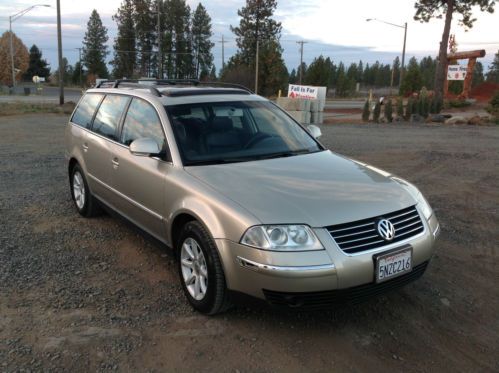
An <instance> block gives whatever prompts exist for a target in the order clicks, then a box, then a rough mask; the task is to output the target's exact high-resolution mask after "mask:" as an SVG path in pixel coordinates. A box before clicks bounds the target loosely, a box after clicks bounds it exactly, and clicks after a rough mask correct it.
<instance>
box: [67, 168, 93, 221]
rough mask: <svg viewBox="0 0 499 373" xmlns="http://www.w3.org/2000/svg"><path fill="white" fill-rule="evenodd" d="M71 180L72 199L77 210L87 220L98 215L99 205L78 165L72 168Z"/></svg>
mask: <svg viewBox="0 0 499 373" xmlns="http://www.w3.org/2000/svg"><path fill="white" fill-rule="evenodd" d="M69 180H70V186H71V197H72V198H73V202H74V204H75V207H76V210H78V212H79V213H80V214H81V215H82V216H84V217H86V218H90V217H92V216H96V215H98V214H99V213H100V207H99V203H98V202H97V200H96V199H95V197H94V196H92V194H91V193H90V189H89V188H88V184H87V180H86V179H85V175H84V174H83V171H82V169H81V167H80V166H79V165H78V164H77V165H75V166H74V167H73V168H72V170H71V174H70V179H69Z"/></svg>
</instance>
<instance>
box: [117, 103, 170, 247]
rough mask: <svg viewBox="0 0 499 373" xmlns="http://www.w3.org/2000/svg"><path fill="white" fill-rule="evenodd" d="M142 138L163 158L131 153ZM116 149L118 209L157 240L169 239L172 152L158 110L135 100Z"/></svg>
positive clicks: (127, 114)
mask: <svg viewBox="0 0 499 373" xmlns="http://www.w3.org/2000/svg"><path fill="white" fill-rule="evenodd" d="M140 138H150V139H153V140H155V141H156V142H157V143H158V146H159V148H160V149H162V152H163V153H164V156H162V157H143V156H136V155H133V154H132V153H130V149H129V146H130V144H131V143H132V142H133V141H134V140H137V139H140ZM119 141H120V143H121V144H122V145H121V146H115V147H114V161H115V162H116V163H117V164H118V165H115V167H114V170H113V184H114V187H115V188H116V190H118V191H119V195H120V201H119V206H118V209H119V210H120V211H121V212H122V213H123V214H124V215H126V216H127V217H128V218H129V219H130V220H132V221H133V222H134V223H135V224H137V225H138V226H140V227H141V228H143V229H144V230H146V231H148V232H149V233H151V234H152V235H154V236H156V238H159V239H160V240H163V239H164V238H165V228H164V227H165V226H164V207H165V179H166V177H167V176H168V173H169V172H171V169H172V163H171V162H170V161H169V159H170V157H169V151H168V147H167V143H166V137H165V134H164V131H163V126H162V125H161V121H160V119H159V115H158V113H157V112H156V109H155V108H154V107H153V106H152V105H151V104H150V103H148V102H147V101H145V100H143V99H141V98H137V97H134V98H133V99H132V102H131V103H130V106H129V107H128V111H127V113H126V115H125V118H124V121H123V126H122V130H121V137H120V139H119Z"/></svg>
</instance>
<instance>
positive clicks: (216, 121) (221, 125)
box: [212, 117, 234, 132]
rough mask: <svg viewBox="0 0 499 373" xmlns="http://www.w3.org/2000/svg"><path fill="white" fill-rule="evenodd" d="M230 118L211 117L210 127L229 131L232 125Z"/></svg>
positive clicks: (220, 130) (219, 130) (218, 130)
mask: <svg viewBox="0 0 499 373" xmlns="http://www.w3.org/2000/svg"><path fill="white" fill-rule="evenodd" d="M233 126H234V125H233V123H232V119H230V118H229V117H215V118H213V122H212V128H213V130H215V131H217V132H222V131H230V130H231V129H232V127H233Z"/></svg>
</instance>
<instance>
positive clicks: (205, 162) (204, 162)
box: [186, 149, 322, 166]
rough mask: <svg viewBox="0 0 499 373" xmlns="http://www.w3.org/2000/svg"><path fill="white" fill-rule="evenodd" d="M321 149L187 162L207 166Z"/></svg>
mask: <svg viewBox="0 0 499 373" xmlns="http://www.w3.org/2000/svg"><path fill="white" fill-rule="evenodd" d="M319 151H322V150H316V151H310V150H309V149H298V150H288V151H283V152H276V153H270V154H261V155H250V156H247V157H234V158H217V159H206V160H199V161H190V162H188V163H186V166H207V165H217V164H228V163H240V162H251V161H258V160H262V159H273V158H285V157H292V156H295V155H300V154H310V153H316V152H319Z"/></svg>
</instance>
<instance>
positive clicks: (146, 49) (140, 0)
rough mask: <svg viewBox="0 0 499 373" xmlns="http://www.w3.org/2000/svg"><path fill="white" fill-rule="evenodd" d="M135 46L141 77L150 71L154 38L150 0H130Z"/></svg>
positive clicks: (153, 22) (153, 20) (154, 10)
mask: <svg viewBox="0 0 499 373" xmlns="http://www.w3.org/2000/svg"><path fill="white" fill-rule="evenodd" d="M132 4H133V20H134V24H135V37H136V47H137V51H138V53H137V61H136V63H137V67H138V70H139V73H140V75H141V76H142V77H149V76H151V73H152V62H153V61H152V50H153V47H154V41H155V39H156V35H155V30H156V25H157V22H156V19H155V17H154V14H153V13H154V12H157V10H158V9H153V6H152V2H151V0H132Z"/></svg>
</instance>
